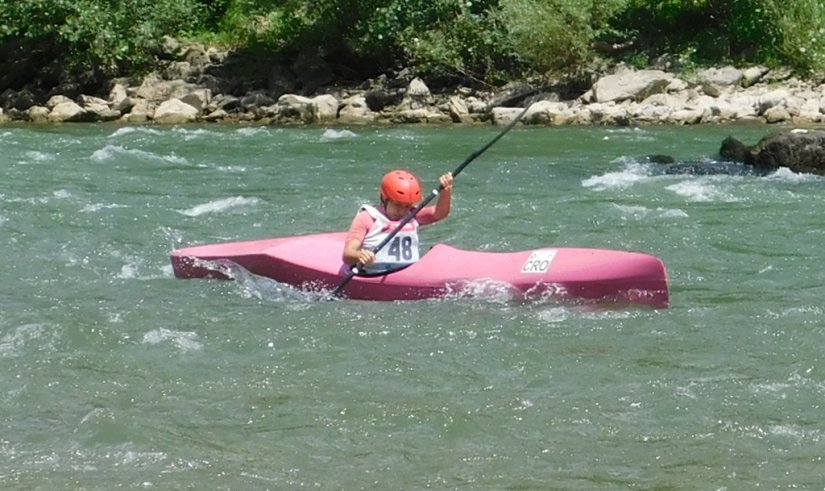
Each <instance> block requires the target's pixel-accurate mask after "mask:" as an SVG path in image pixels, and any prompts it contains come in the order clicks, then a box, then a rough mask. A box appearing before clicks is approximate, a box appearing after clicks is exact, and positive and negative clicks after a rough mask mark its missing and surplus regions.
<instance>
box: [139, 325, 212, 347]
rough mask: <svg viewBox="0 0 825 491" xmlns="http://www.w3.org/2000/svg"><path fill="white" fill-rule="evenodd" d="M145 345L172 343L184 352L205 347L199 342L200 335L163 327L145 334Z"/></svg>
mask: <svg viewBox="0 0 825 491" xmlns="http://www.w3.org/2000/svg"><path fill="white" fill-rule="evenodd" d="M143 343H144V344H152V345H154V344H161V343H170V344H172V346H174V347H175V348H177V349H178V350H180V351H182V352H188V351H197V350H200V349H201V348H202V347H203V345H202V344H201V343H200V341H198V333H196V332H191V331H176V330H174V329H167V328H165V327H161V328H159V329H154V330H151V331H149V332H146V333H144V334H143Z"/></svg>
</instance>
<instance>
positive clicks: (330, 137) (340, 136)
mask: <svg viewBox="0 0 825 491" xmlns="http://www.w3.org/2000/svg"><path fill="white" fill-rule="evenodd" d="M349 138H358V135H357V134H355V133H353V132H352V131H350V130H333V129H327V130H325V131H324V133H323V134H322V135H321V140H322V141H336V140H346V139H349Z"/></svg>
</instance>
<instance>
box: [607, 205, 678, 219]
mask: <svg viewBox="0 0 825 491" xmlns="http://www.w3.org/2000/svg"><path fill="white" fill-rule="evenodd" d="M612 206H613V208H615V209H616V210H617V211H618V212H619V214H620V217H621V219H622V220H625V221H626V220H630V219H632V220H647V219H650V218H686V217H688V214H687V212H685V211H684V210H680V209H676V208H648V207H647V206H642V205H621V204H618V203H613V204H612Z"/></svg>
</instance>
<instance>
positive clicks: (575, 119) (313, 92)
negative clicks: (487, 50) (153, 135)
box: [0, 39, 825, 125]
mask: <svg viewBox="0 0 825 491" xmlns="http://www.w3.org/2000/svg"><path fill="white" fill-rule="evenodd" d="M165 49H166V52H167V57H168V58H169V61H168V63H167V65H166V66H165V68H164V70H163V71H162V72H160V73H157V72H156V73H152V74H150V75H148V76H146V77H144V78H142V79H140V80H127V79H117V80H113V81H111V84H109V87H107V89H106V90H107V91H101V93H94V94H84V93H77V90H76V88H74V87H71V86H69V87H57V88H54V89H52V90H51V91H49V92H48V93H45V94H43V93H38V92H37V91H35V90H31V89H28V88H24V89H22V90H18V91H13V90H6V91H5V92H3V93H2V94H0V122H3V123H14V122H30V123H64V122H97V121H118V122H122V123H129V124H135V123H158V124H182V123H190V122H201V121H203V122H251V123H257V124H285V125H286V124H324V125H335V124H340V125H353V124H454V123H464V124H473V123H486V124H490V123H492V124H497V125H501V124H507V123H508V122H510V121H511V120H512V118H514V117H515V115H516V114H518V112H519V111H520V109H519V108H520V107H525V106H526V105H527V104H532V107H531V108H530V110H529V111H528V112H527V113H526V114H525V116H524V118H523V120H522V122H523V123H524V124H534V125H649V124H675V125H688V124H708V123H711V124H712V123H727V122H734V121H755V122H761V123H766V124H775V123H786V122H787V123H793V124H797V125H805V124H813V123H821V122H823V121H825V84H820V85H818V84H815V83H812V82H806V81H803V80H799V79H797V78H794V77H792V75H791V74H790V72H787V71H776V70H769V69H767V68H765V67H758V66H757V67H750V68H747V69H738V68H734V67H723V68H716V69H707V70H702V71H698V72H695V73H690V74H684V73H676V72H672V71H668V70H666V69H649V70H634V69H630V68H627V67H618V68H616V69H615V70H613V71H612V72H611V73H608V74H603V75H601V76H595V75H594V76H592V83H590V80H584V81H582V80H581V79H579V80H576V81H570V80H566V81H559V82H556V83H543V84H539V85H531V84H529V83H526V82H525V83H513V84H510V85H509V86H507V87H505V88H503V89H501V90H489V91H484V90H477V89H471V88H468V87H451V88H438V89H436V90H431V89H430V87H428V85H427V81H425V80H422V79H420V78H415V77H410V76H407V75H405V74H404V73H403V72H402V73H401V74H399V75H398V76H397V77H395V78H393V79H388V78H386V77H381V78H378V79H375V80H369V81H366V82H363V83H360V84H354V85H353V86H351V87H341V86H332V85H329V84H330V83H331V82H332V81H331V80H330V78H331V70H330V67H329V66H326V65H325V63H324V62H323V61H322V60H320V59H317V58H312V57H303V58H301V59H298V60H295V61H294V62H293V63H291V64H290V65H286V66H285V65H284V64H268V62H267V60H254V59H252V60H250V59H243V58H239V57H237V56H234V55H233V54H232V53H228V52H221V51H219V50H216V49H214V48H205V47H203V46H197V45H195V46H182V45H180V44H178V43H177V42H176V41H175V40H173V39H168V40H167V42H166V43H165Z"/></svg>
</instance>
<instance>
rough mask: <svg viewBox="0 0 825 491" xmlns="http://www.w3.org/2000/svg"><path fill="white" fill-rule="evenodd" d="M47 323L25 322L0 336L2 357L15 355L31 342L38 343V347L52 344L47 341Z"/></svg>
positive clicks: (0, 355)
mask: <svg viewBox="0 0 825 491" xmlns="http://www.w3.org/2000/svg"><path fill="white" fill-rule="evenodd" d="M48 329H49V328H48V326H46V325H45V324H25V325H22V326H17V327H15V328H14V329H12V330H11V331H10V332H7V333H6V334H4V335H3V336H2V337H0V358H8V357H15V356H18V355H20V353H21V352H22V351H23V350H24V349H25V348H26V347H28V346H29V345H30V344H37V345H39V346H38V349H43V348H44V347H48V346H50V345H51V343H50V342H49V341H46V338H47V337H48V334H49V331H48Z"/></svg>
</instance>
